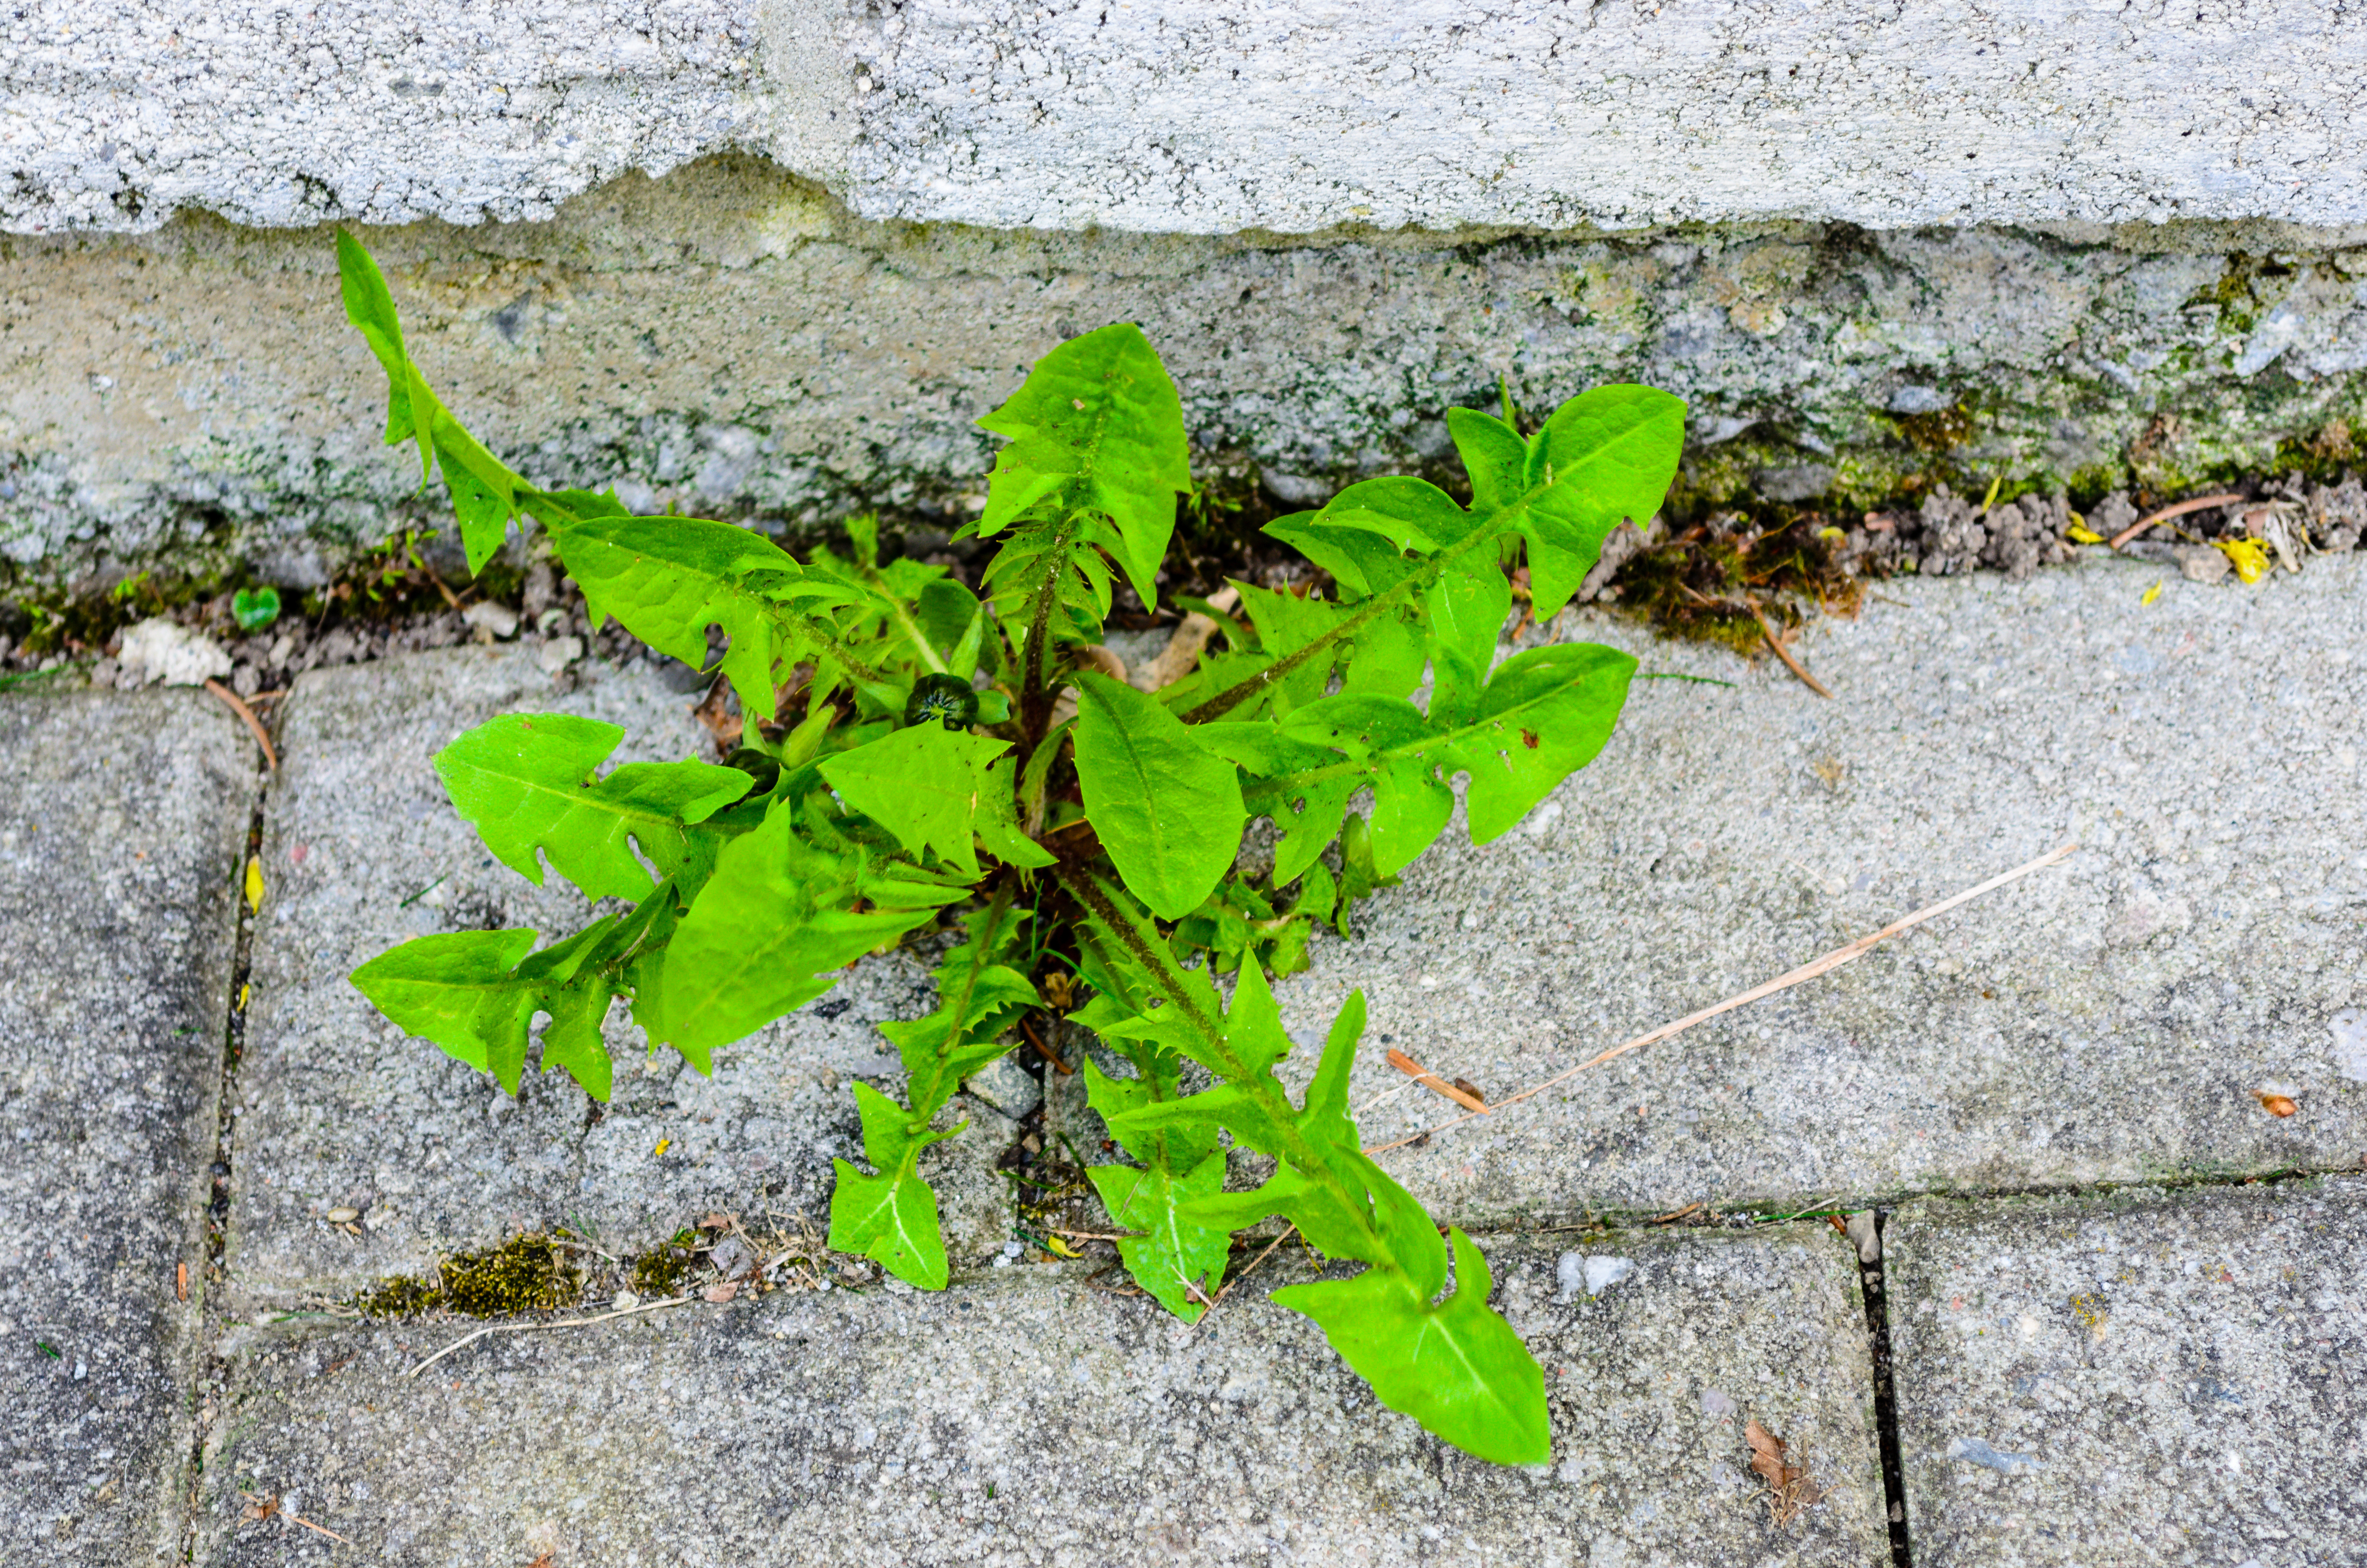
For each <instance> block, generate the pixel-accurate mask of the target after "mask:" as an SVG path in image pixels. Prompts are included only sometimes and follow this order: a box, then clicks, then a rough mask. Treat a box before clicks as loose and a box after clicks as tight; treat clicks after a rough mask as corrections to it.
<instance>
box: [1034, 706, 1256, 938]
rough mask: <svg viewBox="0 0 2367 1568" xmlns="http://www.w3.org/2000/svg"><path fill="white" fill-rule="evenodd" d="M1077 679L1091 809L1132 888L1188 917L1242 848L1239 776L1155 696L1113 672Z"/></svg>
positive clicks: (1157, 906)
mask: <svg viewBox="0 0 2367 1568" xmlns="http://www.w3.org/2000/svg"><path fill="white" fill-rule="evenodd" d="M1077 685H1078V704H1077V729H1076V759H1077V780H1078V784H1079V786H1080V788H1081V789H1082V792H1083V795H1084V803H1085V816H1086V818H1087V819H1088V820H1089V821H1091V822H1092V823H1093V831H1094V832H1095V833H1096V834H1098V835H1101V841H1102V847H1103V848H1104V849H1105V850H1107V851H1108V853H1109V858H1110V862H1111V864H1113V865H1114V866H1116V868H1117V871H1118V875H1119V877H1120V878H1121V879H1123V880H1124V881H1125V882H1126V885H1127V891H1128V892H1132V893H1133V894H1134V895H1135V896H1136V897H1138V898H1139V899H1141V900H1142V902H1143V903H1146V904H1148V905H1149V906H1150V910H1151V913H1152V914H1154V915H1159V916H1160V917H1161V918H1162V919H1166V920H1180V919H1182V918H1183V916H1184V915H1189V914H1190V913H1191V912H1192V911H1193V910H1194V909H1195V908H1196V907H1198V905H1199V903H1200V901H1201V900H1203V899H1205V898H1206V897H1207V896H1208V893H1209V891H1210V890H1211V889H1213V888H1214V887H1215V886H1216V885H1217V881H1218V880H1219V879H1220V878H1222V877H1223V876H1224V874H1225V872H1226V870H1227V869H1229V867H1230V866H1231V865H1232V863H1233V857H1234V856H1235V854H1236V853H1237V852H1238V851H1239V850H1240V841H1241V826H1242V824H1243V822H1244V821H1245V820H1246V813H1245V812H1243V810H1242V807H1241V790H1240V778H1239V777H1238V776H1237V775H1236V774H1235V772H1234V771H1233V767H1232V765H1231V764H1230V763H1228V762H1226V761H1225V760H1224V759H1223V758H1221V757H1219V756H1215V755H1213V754H1212V753H1210V752H1208V751H1207V750H1206V749H1205V748H1203V747H1202V746H1201V745H1199V744H1197V743H1196V742H1195V741H1194V740H1193V739H1192V735H1191V732H1190V731H1188V730H1186V729H1185V728H1184V727H1183V724H1182V723H1181V722H1179V721H1177V719H1176V718H1175V716H1174V715H1173V714H1172V713H1170V712H1169V711H1168V710H1166V709H1165V708H1163V707H1161V705H1160V704H1159V702H1158V700H1157V699H1154V698H1152V697H1150V696H1148V695H1146V694H1145V693H1142V692H1139V691H1137V690H1135V689H1134V688H1133V687H1130V686H1126V685H1124V684H1122V683H1120V682H1118V681H1115V680H1112V679H1111V678H1110V677H1109V676H1104V675H1098V674H1091V673H1087V674H1081V675H1079V676H1078V677H1077Z"/></svg>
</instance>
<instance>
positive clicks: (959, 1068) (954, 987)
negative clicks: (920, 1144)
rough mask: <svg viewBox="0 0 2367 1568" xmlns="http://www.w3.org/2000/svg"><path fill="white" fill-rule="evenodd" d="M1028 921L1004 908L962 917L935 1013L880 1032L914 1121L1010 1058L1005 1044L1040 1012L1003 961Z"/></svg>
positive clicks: (942, 971)
mask: <svg viewBox="0 0 2367 1568" xmlns="http://www.w3.org/2000/svg"><path fill="white" fill-rule="evenodd" d="M998 910H999V911H1000V913H999V914H998ZM1024 919H1025V916H1024V915H1022V914H1021V912H1020V911H1019V910H1017V909H1016V908H1014V907H1013V906H1012V905H1010V904H1008V903H991V904H989V905H988V907H987V908H985V909H983V910H980V911H979V912H977V913H976V914H973V915H968V916H967V917H965V919H964V920H963V925H964V926H965V927H966V928H967V929H968V939H967V940H965V941H963V942H961V943H959V944H958V945H957V946H956V947H954V948H953V949H951V950H949V951H948V952H947V953H946V956H945V958H944V959H943V960H941V961H940V962H939V963H938V965H937V967H936V971H935V972H934V976H933V978H934V980H935V981H936V985H937V1006H935V1008H934V1009H933V1010H932V1011H931V1012H930V1013H929V1014H928V1015H927V1016H926V1017H919V1018H915V1019H912V1021H911V1022H909V1023H895V1024H882V1025H881V1026H880V1028H879V1032H880V1033H881V1034H883V1035H886V1036H887V1037H888V1039H889V1040H891V1041H893V1042H894V1044H895V1046H896V1048H897V1050H898V1051H900V1053H901V1054H902V1057H903V1061H904V1074H905V1084H904V1093H905V1096H906V1098H907V1099H908V1100H909V1101H910V1102H911V1105H912V1114H913V1115H914V1116H915V1117H916V1118H918V1119H922V1120H926V1119H928V1118H930V1117H932V1116H934V1115H935V1114H936V1111H937V1108H938V1107H940V1106H942V1105H944V1104H945V1103H946V1100H948V1099H950V1098H952V1097H953V1093H954V1090H955V1089H956V1088H957V1086H958V1085H960V1084H961V1082H962V1080H963V1079H965V1078H967V1077H968V1076H969V1075H970V1074H973V1073H975V1072H977V1071H978V1070H979V1069H980V1068H981V1067H983V1066H985V1065H986V1064H987V1063H988V1062H992V1061H993V1060H995V1059H996V1058H997V1057H999V1056H1002V1054H1004V1053H1005V1052H1006V1051H1009V1050H1010V1049H1011V1048H1010V1046H1009V1045H1008V1044H1006V1043H1004V1041H1003V1039H1002V1037H1003V1036H1004V1035H1006V1034H1007V1033H1009V1032H1010V1030H1011V1029H1012V1028H1014V1027H1015V1026H1016V1025H1017V1024H1018V1022H1019V1018H1020V1015H1021V1014H1023V1013H1025V1011H1026V1010H1027V1009H1028V1008H1029V1007H1033V1006H1037V1005H1039V1003H1040V1001H1041V998H1040V997H1038V996H1037V995H1036V986H1035V983H1033V982H1032V981H1030V980H1029V979H1028V978H1027V977H1026V976H1025V975H1024V974H1022V973H1020V972H1019V971H1017V970H1015V969H1013V968H1012V967H1010V965H1009V964H1008V963H1007V962H1005V961H1004V960H1007V959H1010V958H1013V957H1014V956H1016V953H1015V949H1016V946H1017V935H1018V930H1019V926H1020V925H1021V923H1022V921H1023V920H1024ZM990 921H991V922H992V926H991V929H990V926H989V923H990Z"/></svg>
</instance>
